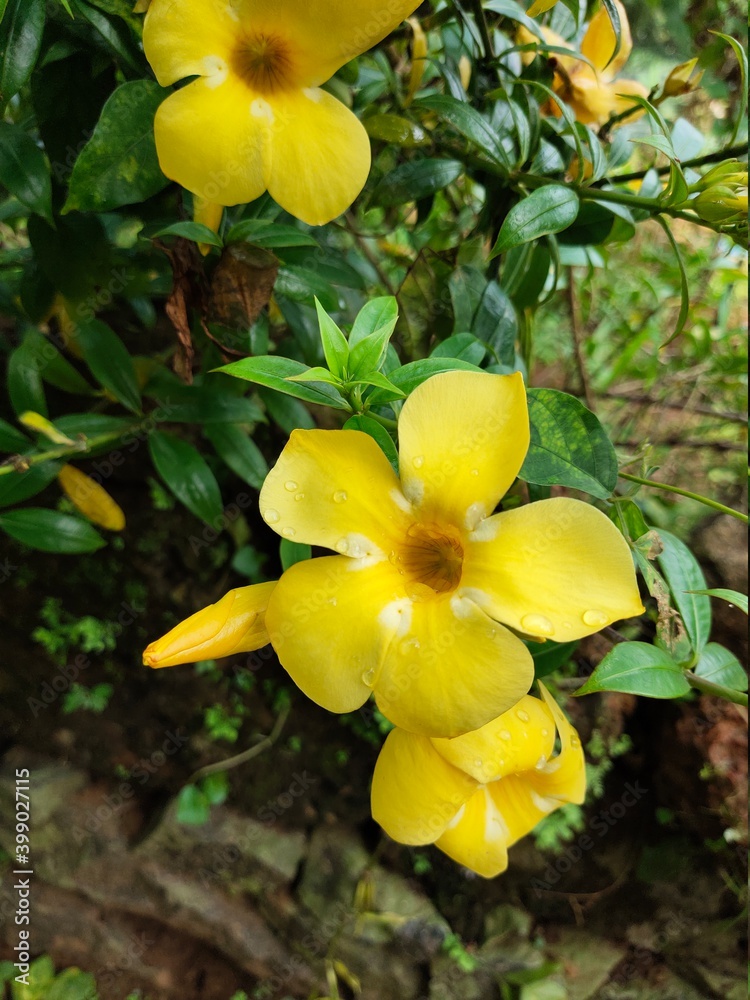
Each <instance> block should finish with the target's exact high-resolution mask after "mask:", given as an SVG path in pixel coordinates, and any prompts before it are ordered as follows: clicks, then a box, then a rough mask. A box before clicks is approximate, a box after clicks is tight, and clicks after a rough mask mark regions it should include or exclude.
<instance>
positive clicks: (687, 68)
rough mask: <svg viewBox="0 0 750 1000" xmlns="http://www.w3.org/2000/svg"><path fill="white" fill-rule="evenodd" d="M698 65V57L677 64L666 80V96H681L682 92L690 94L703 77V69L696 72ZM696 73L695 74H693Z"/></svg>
mask: <svg viewBox="0 0 750 1000" xmlns="http://www.w3.org/2000/svg"><path fill="white" fill-rule="evenodd" d="M697 65H698V59H697V57H696V58H695V59H690V60H688V62H684V63H680V65H679V66H675V68H674V69H673V70H672V72H671V73H670V74H669V76H668V77H667V79H666V80H665V81H664V97H680V96H681V95H682V94H689V93H690V92H691V91H693V90H696V89H697V87H698V84H699V83H700V82H701V78H702V77H703V70H699V71H698V73H695V67H696V66H697ZM694 73H695V76H693V74H694Z"/></svg>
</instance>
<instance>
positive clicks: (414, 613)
mask: <svg viewBox="0 0 750 1000" xmlns="http://www.w3.org/2000/svg"><path fill="white" fill-rule="evenodd" d="M533 675H534V665H533V661H532V658H531V655H530V653H529V651H528V650H527V649H526V647H525V646H524V644H523V643H522V642H521V641H520V640H519V639H517V638H516V637H515V636H514V635H513V634H512V633H511V632H509V631H508V630H507V629H505V628H503V627H502V626H500V625H498V624H497V623H496V622H493V621H492V620H491V619H489V618H488V617H487V615H485V614H484V612H482V611H481V610H480V609H479V608H478V607H477V606H476V605H475V604H474V603H473V602H472V601H468V600H462V599H460V598H456V597H455V596H454V597H453V598H451V597H450V596H448V595H446V596H445V597H442V598H437V597H436V598H432V599H428V600H424V601H414V602H411V601H410V602H409V605H408V610H407V611H406V614H404V615H403V617H402V621H401V627H400V628H399V629H398V630H397V632H396V635H395V637H394V639H393V641H392V643H391V645H390V648H389V649H388V652H387V655H386V656H385V658H384V660H383V666H382V670H381V672H380V675H379V676H378V678H377V680H376V682H375V697H376V700H377V703H378V707H379V708H380V710H381V712H382V713H383V714H384V715H385V716H387V718H389V719H390V720H391V722H393V723H394V724H395V725H397V726H400V727H401V728H402V729H406V730H408V731H409V732H412V733H421V734H422V735H425V736H436V737H454V736H460V735H461V734H462V733H466V732H468V731H469V730H472V729H478V728H479V727H480V726H483V725H485V724H486V723H487V722H489V721H490V720H491V719H494V718H495V716H497V715H499V714H500V713H501V712H504V711H506V710H507V709H508V708H510V707H511V706H512V705H514V704H515V703H516V702H517V701H518V700H519V698H521V697H523V695H524V694H525V693H526V692H527V691H528V689H529V687H530V686H531V682H532V679H533Z"/></svg>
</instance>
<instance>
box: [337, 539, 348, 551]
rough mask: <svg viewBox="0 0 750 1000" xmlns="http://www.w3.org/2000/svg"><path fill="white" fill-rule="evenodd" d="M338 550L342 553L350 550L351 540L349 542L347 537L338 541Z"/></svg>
mask: <svg viewBox="0 0 750 1000" xmlns="http://www.w3.org/2000/svg"><path fill="white" fill-rule="evenodd" d="M336 551H337V552H341V553H342V554H344V553H346V552H348V551H349V542H347V540H346V539H345V538H342V539H340V541H338V542H336Z"/></svg>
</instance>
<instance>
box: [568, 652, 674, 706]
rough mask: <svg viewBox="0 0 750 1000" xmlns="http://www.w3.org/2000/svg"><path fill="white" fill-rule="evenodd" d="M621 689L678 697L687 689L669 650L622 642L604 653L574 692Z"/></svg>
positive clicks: (650, 695) (630, 691)
mask: <svg viewBox="0 0 750 1000" xmlns="http://www.w3.org/2000/svg"><path fill="white" fill-rule="evenodd" d="M595 691H622V692H624V693H625V694H642V695H646V696H647V697H649V698H680V697H681V696H682V695H685V694H687V693H688V691H690V684H689V682H688V680H687V678H686V676H685V671H684V670H683V669H682V667H680V666H679V665H678V664H677V663H675V661H674V660H673V659H672V657H671V656H670V655H669V653H666V652H664V650H662V649H659V648H658V647H656V646H650V645H649V644H648V643H646V642H622V643H619V644H618V645H617V646H615V647H614V649H613V650H611V652H609V653H607V655H606V656H605V657H604V659H603V660H602V661H601V663H600V664H599V666H598V667H597V668H596V670H595V671H594V672H593V674H592V675H591V677H589V679H588V680H587V681H586V683H585V684H584V685H583V687H582V688H579V689H578V691H577V692H576V693H577V694H579V695H581V694H593V692H595Z"/></svg>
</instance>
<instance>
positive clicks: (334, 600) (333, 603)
mask: <svg viewBox="0 0 750 1000" xmlns="http://www.w3.org/2000/svg"><path fill="white" fill-rule="evenodd" d="M328 603H329V604H330V605H331V606H332V607H334V608H335V607H336V605H337V604H338V603H339V602H338V598H337V597H329V598H328Z"/></svg>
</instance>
